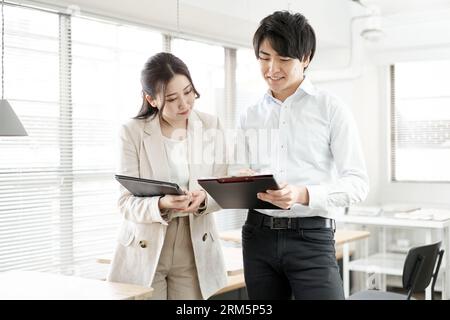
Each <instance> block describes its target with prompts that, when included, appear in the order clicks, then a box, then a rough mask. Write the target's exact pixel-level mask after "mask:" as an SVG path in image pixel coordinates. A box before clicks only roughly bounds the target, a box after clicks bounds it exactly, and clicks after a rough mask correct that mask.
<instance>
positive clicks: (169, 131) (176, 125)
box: [160, 118, 187, 140]
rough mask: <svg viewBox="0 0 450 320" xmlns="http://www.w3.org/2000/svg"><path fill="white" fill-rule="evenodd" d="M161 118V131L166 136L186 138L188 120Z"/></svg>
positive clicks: (179, 138)
mask: <svg viewBox="0 0 450 320" xmlns="http://www.w3.org/2000/svg"><path fill="white" fill-rule="evenodd" d="M160 120H161V121H160V123H161V132H162V134H163V135H164V136H165V137H167V138H172V139H175V140H182V139H184V138H186V129H187V120H182V121H167V120H166V119H164V118H161V119H160Z"/></svg>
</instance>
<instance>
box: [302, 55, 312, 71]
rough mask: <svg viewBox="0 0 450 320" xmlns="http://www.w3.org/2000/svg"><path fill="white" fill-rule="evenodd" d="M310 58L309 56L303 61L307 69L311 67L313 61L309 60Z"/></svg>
mask: <svg viewBox="0 0 450 320" xmlns="http://www.w3.org/2000/svg"><path fill="white" fill-rule="evenodd" d="M309 57H310V56H307V57H306V58H304V59H303V61H302V63H303V66H304V68H305V69H306V68H307V67H308V66H309V62H310V61H311V60H310V59H309Z"/></svg>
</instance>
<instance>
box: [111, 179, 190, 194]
mask: <svg viewBox="0 0 450 320" xmlns="http://www.w3.org/2000/svg"><path fill="white" fill-rule="evenodd" d="M115 178H116V180H117V181H119V183H120V184H121V185H122V186H124V187H125V189H127V190H128V191H130V192H131V193H132V194H133V195H134V196H136V197H155V196H164V195H166V194H170V195H184V191H183V190H182V189H181V188H180V187H179V186H178V185H177V184H176V183H172V182H165V181H158V180H150V179H142V178H136V177H129V176H122V175H118V174H116V175H115Z"/></svg>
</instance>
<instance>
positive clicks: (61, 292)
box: [0, 270, 153, 300]
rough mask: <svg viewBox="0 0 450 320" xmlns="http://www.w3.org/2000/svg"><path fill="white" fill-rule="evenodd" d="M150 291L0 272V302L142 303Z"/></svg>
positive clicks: (47, 275) (46, 275) (39, 274)
mask: <svg viewBox="0 0 450 320" xmlns="http://www.w3.org/2000/svg"><path fill="white" fill-rule="evenodd" d="M152 291H153V289H152V288H149V287H141V286H137V285H132V284H125V283H116V282H107V281H101V280H92V279H85V278H79V277H72V276H64V275H59V274H52V273H45V272H36V271H20V270H17V271H7V272H2V273H0V300H143V299H148V298H150V297H151V295H152Z"/></svg>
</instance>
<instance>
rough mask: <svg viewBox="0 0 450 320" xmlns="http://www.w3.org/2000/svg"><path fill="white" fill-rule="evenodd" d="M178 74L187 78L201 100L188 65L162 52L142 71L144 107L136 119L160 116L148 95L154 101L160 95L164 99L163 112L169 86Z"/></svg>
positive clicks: (147, 63) (153, 57)
mask: <svg viewBox="0 0 450 320" xmlns="http://www.w3.org/2000/svg"><path fill="white" fill-rule="evenodd" d="M176 74H180V75H183V76H186V78H188V80H189V82H190V83H191V85H192V89H193V90H194V93H195V98H200V94H199V93H198V91H197V89H195V86H194V83H193V82H192V79H191V74H190V72H189V69H188V68H187V66H186V64H185V63H184V62H183V61H182V60H181V59H180V58H178V57H176V56H174V55H173V54H171V53H167V52H160V53H157V54H155V55H154V56H152V57H150V58H149V59H148V60H147V62H146V63H145V65H144V68H143V69H142V71H141V85H142V107H141V110H140V111H139V113H138V115H137V116H136V117H134V119H147V118H150V117H151V118H153V117H155V116H156V115H157V114H158V109H157V108H154V107H152V106H151V105H150V103H149V102H148V101H147V99H146V98H145V95H146V94H147V95H149V96H151V97H152V98H153V99H155V98H156V96H157V95H158V94H160V95H161V96H162V99H163V101H162V106H161V111H162V110H163V108H164V105H165V96H166V87H167V84H168V83H169V81H170V80H171V79H172V78H173V77H174V76H175V75H176Z"/></svg>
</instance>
